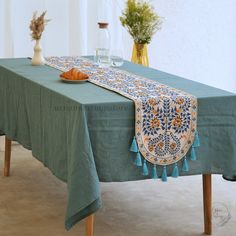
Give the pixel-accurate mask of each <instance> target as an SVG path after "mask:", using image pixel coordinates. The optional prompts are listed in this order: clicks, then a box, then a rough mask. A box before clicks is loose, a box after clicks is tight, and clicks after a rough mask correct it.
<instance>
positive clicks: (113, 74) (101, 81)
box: [46, 57, 200, 181]
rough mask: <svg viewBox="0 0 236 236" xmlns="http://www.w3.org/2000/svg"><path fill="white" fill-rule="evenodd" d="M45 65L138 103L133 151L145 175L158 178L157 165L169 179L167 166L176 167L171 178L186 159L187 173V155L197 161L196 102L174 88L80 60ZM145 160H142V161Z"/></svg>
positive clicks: (58, 60)
mask: <svg viewBox="0 0 236 236" xmlns="http://www.w3.org/2000/svg"><path fill="white" fill-rule="evenodd" d="M46 64H47V65H49V66H52V67H54V68H57V69H59V70H61V71H68V70H70V69H71V68H76V69H78V70H80V71H82V72H84V73H86V74H87V75H89V82H91V83H94V84H96V85H98V86H101V87H103V88H106V89H108V90H111V91H114V92H117V93H119V94H121V95H123V96H125V97H127V98H129V99H131V100H133V101H134V103H135V136H134V139H133V141H132V144H131V147H130V151H132V152H135V153H136V159H135V164H136V165H137V166H142V167H143V168H142V174H143V175H149V169H150V168H148V165H147V162H149V163H151V164H152V177H153V178H158V173H157V166H163V170H162V174H161V178H162V180H163V181H166V180H167V174H166V166H167V165H172V164H173V171H172V176H173V177H177V176H178V175H179V170H178V165H177V162H178V161H180V160H182V159H183V163H182V171H188V163H187V157H186V154H187V153H188V152H190V157H191V160H195V159H196V154H195V148H196V147H198V146H199V145H200V143H199V138H198V133H197V130H196V126H197V99H196V97H194V96H193V95H191V94H188V93H186V92H184V91H180V90H178V89H175V88H171V87H169V86H167V85H164V84H161V83H158V82H156V81H153V80H150V79H146V78H143V77H140V76H137V75H134V74H131V73H128V72H125V71H122V70H119V69H115V68H101V67H99V66H98V65H96V64H95V63H94V62H92V61H90V60H88V59H84V58H80V57H48V58H46ZM142 157H143V160H142Z"/></svg>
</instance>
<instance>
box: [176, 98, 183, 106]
mask: <svg viewBox="0 0 236 236" xmlns="http://www.w3.org/2000/svg"><path fill="white" fill-rule="evenodd" d="M176 102H177V104H179V105H182V104H183V103H184V99H183V98H177V99H176Z"/></svg>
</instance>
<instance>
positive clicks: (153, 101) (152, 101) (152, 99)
mask: <svg viewBox="0 0 236 236" xmlns="http://www.w3.org/2000/svg"><path fill="white" fill-rule="evenodd" d="M148 102H149V104H150V105H152V106H155V105H156V104H157V101H156V100H155V99H154V98H150V99H149V100H148Z"/></svg>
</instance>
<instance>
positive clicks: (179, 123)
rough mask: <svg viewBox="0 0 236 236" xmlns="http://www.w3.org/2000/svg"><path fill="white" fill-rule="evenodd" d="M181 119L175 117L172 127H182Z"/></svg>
mask: <svg viewBox="0 0 236 236" xmlns="http://www.w3.org/2000/svg"><path fill="white" fill-rule="evenodd" d="M182 123H183V122H182V118H181V117H179V116H177V117H176V118H175V119H174V120H173V125H174V126H178V127H181V126H182Z"/></svg>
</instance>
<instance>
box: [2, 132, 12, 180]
mask: <svg viewBox="0 0 236 236" xmlns="http://www.w3.org/2000/svg"><path fill="white" fill-rule="evenodd" d="M10 162H11V140H10V139H9V138H7V136H5V162H4V176H5V177H7V176H9V175H10Z"/></svg>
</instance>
